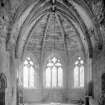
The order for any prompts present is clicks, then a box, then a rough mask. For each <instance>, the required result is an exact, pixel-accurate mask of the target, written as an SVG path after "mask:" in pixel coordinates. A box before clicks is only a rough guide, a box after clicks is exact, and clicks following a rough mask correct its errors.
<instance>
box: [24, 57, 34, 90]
mask: <svg viewBox="0 0 105 105" xmlns="http://www.w3.org/2000/svg"><path fill="white" fill-rule="evenodd" d="M33 66H34V64H33V62H32V61H31V59H30V58H29V57H27V59H26V60H25V61H24V65H23V87H24V88H34V87H35V70H34V67H33Z"/></svg>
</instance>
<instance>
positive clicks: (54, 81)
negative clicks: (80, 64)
mask: <svg viewBox="0 0 105 105" xmlns="http://www.w3.org/2000/svg"><path fill="white" fill-rule="evenodd" d="M45 75H46V88H61V87H63V69H62V64H61V62H60V60H59V59H58V58H56V57H53V58H52V59H49V61H48V63H47V66H46V72H45Z"/></svg>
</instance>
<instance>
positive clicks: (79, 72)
mask: <svg viewBox="0 0 105 105" xmlns="http://www.w3.org/2000/svg"><path fill="white" fill-rule="evenodd" d="M74 87H75V88H82V87H84V61H83V60H82V59H81V57H78V60H77V61H76V62H75V67H74Z"/></svg>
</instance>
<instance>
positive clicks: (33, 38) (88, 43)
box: [1, 0, 103, 57]
mask: <svg viewBox="0 0 105 105" xmlns="http://www.w3.org/2000/svg"><path fill="white" fill-rule="evenodd" d="M101 1H102V0H101ZM97 2H98V0H97ZM3 3H4V2H3ZM5 3H6V5H10V8H9V6H7V8H6V11H8V10H10V11H9V12H8V16H9V20H8V19H7V20H8V22H7V23H8V25H7V26H9V27H7V29H8V32H7V33H8V35H7V37H6V38H7V39H6V44H7V49H15V50H14V51H15V54H16V57H19V56H23V55H24V54H25V53H27V52H31V53H33V54H35V55H41V54H42V53H46V52H47V51H48V52H49V51H52V52H53V51H58V52H66V53H67V54H71V55H72V54H74V55H75V53H77V52H83V53H84V55H87V56H92V54H93V51H94V52H95V51H96V50H97V49H98V48H99V49H101V46H102V35H101V32H100V24H99V22H101V21H102V20H103V18H101V14H100V15H99V13H96V15H97V14H98V17H97V18H96V17H95V13H93V12H94V10H95V8H96V6H95V7H93V5H89V4H92V3H94V0H92V1H88V2H87V1H85V0H79V1H78V0H20V1H18V0H14V1H12V0H10V1H8V2H6V1H5ZM94 4H95V3H94ZM99 4H100V3H99ZM2 5H3V4H2ZM2 5H1V6H2ZM101 5H102V2H101ZM92 8H93V11H92ZM99 10H101V9H99ZM9 14H12V15H9ZM8 16H7V17H8ZM2 20H3V19H2ZM97 46H98V47H97Z"/></svg>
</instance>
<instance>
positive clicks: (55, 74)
mask: <svg viewBox="0 0 105 105" xmlns="http://www.w3.org/2000/svg"><path fill="white" fill-rule="evenodd" d="M52 87H53V88H54V87H57V68H56V67H55V66H54V67H53V68H52Z"/></svg>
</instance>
